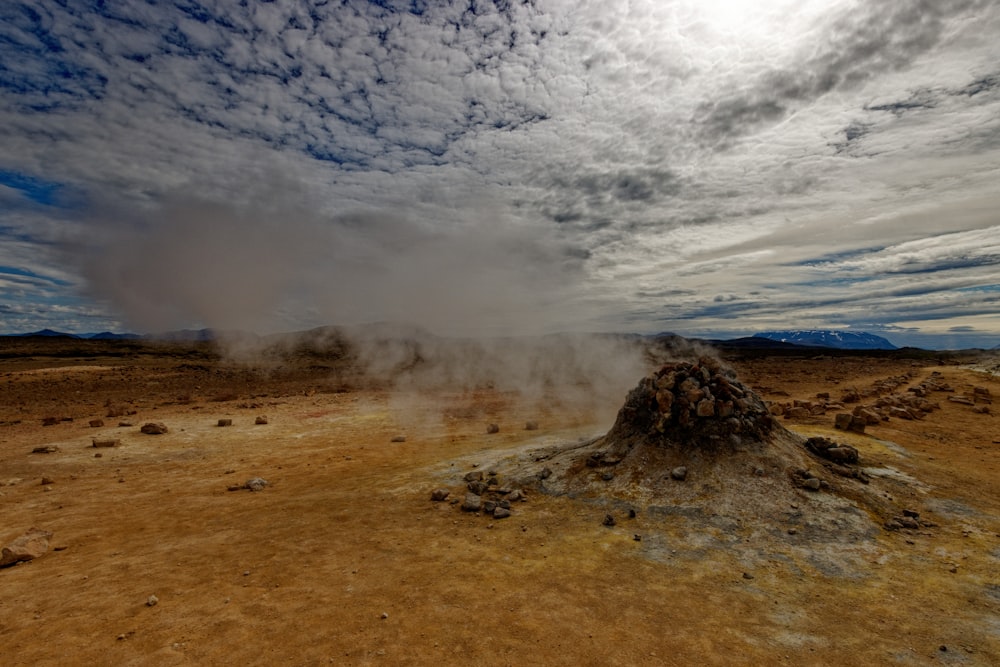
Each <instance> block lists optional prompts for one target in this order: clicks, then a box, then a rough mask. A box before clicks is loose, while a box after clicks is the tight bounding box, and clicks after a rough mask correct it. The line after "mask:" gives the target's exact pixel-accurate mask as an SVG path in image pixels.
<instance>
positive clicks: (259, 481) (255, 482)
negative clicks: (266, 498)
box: [243, 477, 268, 491]
mask: <svg viewBox="0 0 1000 667" xmlns="http://www.w3.org/2000/svg"><path fill="white" fill-rule="evenodd" d="M267 485H268V481H267V480H266V479H264V478H263V477H254V478H253V479H248V480H247V481H246V484H244V485H243V486H244V488H247V489H250V490H251V491H263V490H264V487H265V486H267Z"/></svg>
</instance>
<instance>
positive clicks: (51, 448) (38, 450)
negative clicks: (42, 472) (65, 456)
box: [31, 445, 59, 454]
mask: <svg viewBox="0 0 1000 667" xmlns="http://www.w3.org/2000/svg"><path fill="white" fill-rule="evenodd" d="M58 451H59V447H58V446H57V445H42V446H41V447H35V448H34V449H32V450H31V453H32V454H55V453H56V452H58Z"/></svg>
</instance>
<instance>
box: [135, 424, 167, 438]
mask: <svg viewBox="0 0 1000 667" xmlns="http://www.w3.org/2000/svg"><path fill="white" fill-rule="evenodd" d="M167 430H168V429H167V426H166V424H164V423H162V422H148V423H146V424H143V425H142V428H140V429H139V431H141V432H142V433H145V434H146V435H162V434H164V433H166V432H167Z"/></svg>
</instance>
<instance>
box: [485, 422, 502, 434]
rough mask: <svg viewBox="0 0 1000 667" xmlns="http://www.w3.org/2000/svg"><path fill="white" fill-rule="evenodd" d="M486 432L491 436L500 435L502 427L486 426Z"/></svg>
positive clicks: (495, 425)
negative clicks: (493, 434)
mask: <svg viewBox="0 0 1000 667" xmlns="http://www.w3.org/2000/svg"><path fill="white" fill-rule="evenodd" d="M486 432H487V433H490V434H492V433H499V432H500V426H498V425H497V424H488V425H487V426H486Z"/></svg>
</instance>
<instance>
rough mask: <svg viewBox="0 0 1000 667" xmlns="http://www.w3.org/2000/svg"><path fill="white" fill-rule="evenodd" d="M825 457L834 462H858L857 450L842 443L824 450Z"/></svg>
mask: <svg viewBox="0 0 1000 667" xmlns="http://www.w3.org/2000/svg"><path fill="white" fill-rule="evenodd" d="M826 458H828V459H830V460H831V461H833V462H835V463H857V462H858V450H856V449H854V447H849V446H847V445H842V446H839V447H830V448H829V449H827V450H826Z"/></svg>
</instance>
